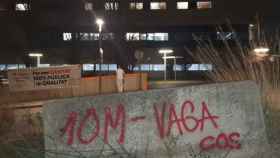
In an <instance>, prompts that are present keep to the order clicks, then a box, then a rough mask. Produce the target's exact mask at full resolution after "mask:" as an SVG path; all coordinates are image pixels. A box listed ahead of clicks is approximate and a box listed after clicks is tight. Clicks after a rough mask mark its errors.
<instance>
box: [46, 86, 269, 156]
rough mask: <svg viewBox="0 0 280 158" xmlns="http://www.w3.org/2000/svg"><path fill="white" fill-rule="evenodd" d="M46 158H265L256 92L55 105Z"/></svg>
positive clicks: (198, 92) (213, 89) (173, 93)
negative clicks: (75, 157)
mask: <svg viewBox="0 0 280 158" xmlns="http://www.w3.org/2000/svg"><path fill="white" fill-rule="evenodd" d="M43 118H44V133H45V148H46V151H52V152H46V158H51V157H55V156H58V157H60V158H66V157H70V156H80V157H84V158H90V157H99V156H101V157H102V156H105V157H112V158H115V157H130V158H132V157H134V158H135V157H141V158H142V157H148V158H150V157H163V158H165V157H166V158H167V157H168V158H169V157H173V158H174V157H176V158H185V157H192V158H197V157H211V158H221V157H227V158H262V157H265V156H264V155H263V154H264V153H265V152H264V150H265V149H266V148H265V147H267V141H266V134H265V125H264V120H263V113H262V106H261V101H260V93H259V89H258V87H257V86H256V84H255V83H254V82H251V81H244V82H235V83H222V84H210V85H199V86H190V87H183V88H173V89H162V90H152V91H147V92H132V93H124V94H113V95H104V96H98V97H76V98H69V99H62V100H57V101H52V102H50V103H48V104H47V105H44V107H43Z"/></svg>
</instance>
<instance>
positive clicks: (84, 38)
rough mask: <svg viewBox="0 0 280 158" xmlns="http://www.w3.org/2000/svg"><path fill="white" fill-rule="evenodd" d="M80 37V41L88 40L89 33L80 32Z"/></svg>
mask: <svg viewBox="0 0 280 158" xmlns="http://www.w3.org/2000/svg"><path fill="white" fill-rule="evenodd" d="M80 39H81V40H82V41H88V40H90V34H89V33H80Z"/></svg>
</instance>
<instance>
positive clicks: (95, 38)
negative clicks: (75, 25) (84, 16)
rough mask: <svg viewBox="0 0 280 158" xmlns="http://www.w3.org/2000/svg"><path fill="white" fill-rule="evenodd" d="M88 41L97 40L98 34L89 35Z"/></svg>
mask: <svg viewBox="0 0 280 158" xmlns="http://www.w3.org/2000/svg"><path fill="white" fill-rule="evenodd" d="M89 35H90V40H99V33H90V34H89Z"/></svg>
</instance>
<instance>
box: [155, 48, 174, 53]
mask: <svg viewBox="0 0 280 158" xmlns="http://www.w3.org/2000/svg"><path fill="white" fill-rule="evenodd" d="M158 53H159V54H171V53H173V50H172V49H160V50H159V51H158Z"/></svg>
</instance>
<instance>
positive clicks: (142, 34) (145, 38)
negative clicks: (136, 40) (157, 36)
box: [140, 33, 147, 41]
mask: <svg viewBox="0 0 280 158" xmlns="http://www.w3.org/2000/svg"><path fill="white" fill-rule="evenodd" d="M140 40H143V41H145V40H147V34H146V33H141V34H140Z"/></svg>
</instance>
